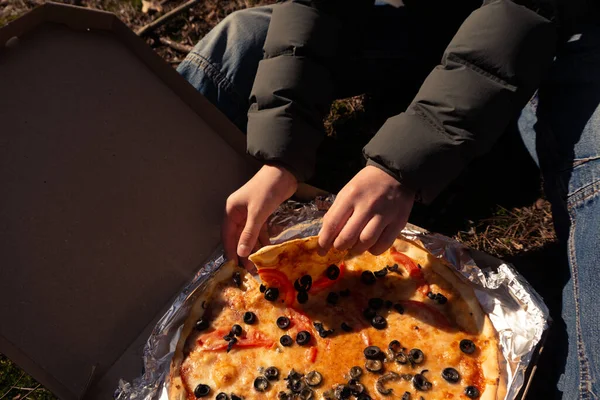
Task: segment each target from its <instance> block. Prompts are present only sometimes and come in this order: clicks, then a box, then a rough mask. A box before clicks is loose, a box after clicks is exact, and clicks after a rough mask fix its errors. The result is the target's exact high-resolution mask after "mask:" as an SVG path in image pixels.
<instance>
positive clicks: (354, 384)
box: [348, 379, 365, 397]
mask: <svg viewBox="0 0 600 400" xmlns="http://www.w3.org/2000/svg"><path fill="white" fill-rule="evenodd" d="M348 388H349V389H350V393H352V396H355V397H358V396H359V395H360V394H361V393H362V392H364V391H365V387H364V386H363V385H362V384H360V383H358V381H357V380H355V379H350V382H348Z"/></svg>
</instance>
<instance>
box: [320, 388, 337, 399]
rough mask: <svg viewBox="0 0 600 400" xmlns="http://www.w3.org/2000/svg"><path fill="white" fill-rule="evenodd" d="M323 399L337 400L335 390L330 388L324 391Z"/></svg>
mask: <svg viewBox="0 0 600 400" xmlns="http://www.w3.org/2000/svg"><path fill="white" fill-rule="evenodd" d="M323 399H324V400H335V394H334V393H333V390H332V389H329V390H326V391H324V392H323Z"/></svg>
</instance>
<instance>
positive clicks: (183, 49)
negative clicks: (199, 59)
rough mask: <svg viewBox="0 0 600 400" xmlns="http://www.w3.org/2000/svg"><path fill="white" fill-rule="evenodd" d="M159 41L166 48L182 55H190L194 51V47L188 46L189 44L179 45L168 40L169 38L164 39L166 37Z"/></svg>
mask: <svg viewBox="0 0 600 400" xmlns="http://www.w3.org/2000/svg"><path fill="white" fill-rule="evenodd" d="M159 41H160V42H161V43H162V44H164V45H165V46H169V47H170V48H172V49H173V50H177V51H180V52H182V53H189V52H190V51H192V49H193V47H192V46H188V45H187V44H182V43H177V42H174V41H172V40H170V39H167V38H164V37H161V38H160V39H159Z"/></svg>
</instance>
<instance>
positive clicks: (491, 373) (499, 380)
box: [168, 237, 507, 400]
mask: <svg viewBox="0 0 600 400" xmlns="http://www.w3.org/2000/svg"><path fill="white" fill-rule="evenodd" d="M317 239H318V238H317V237H310V238H303V239H296V240H292V241H289V242H285V243H282V244H278V245H273V246H267V247H264V248H262V249H260V250H259V251H257V252H256V253H254V254H253V255H251V256H250V260H251V261H252V262H254V263H255V264H256V265H257V266H259V268H260V269H269V268H272V269H275V268H279V267H280V266H281V264H282V262H285V261H286V260H289V259H293V260H294V263H293V265H292V267H291V268H287V269H286V270H285V273H286V274H289V275H290V276H289V278H290V279H291V280H292V281H293V280H294V279H296V278H298V277H300V276H302V275H303V274H305V273H311V275H316V273H317V272H322V271H316V270H315V271H307V270H306V269H303V268H302V265H307V264H308V265H313V269H316V268H317V267H314V265H319V266H320V267H318V268H323V266H327V265H330V264H337V263H340V262H342V260H343V259H344V257H345V255H346V253H345V252H338V251H336V250H335V249H333V250H332V251H330V252H329V253H328V254H327V255H326V256H325V257H321V256H318V254H317V247H318V243H317ZM394 247H395V248H396V250H398V251H400V252H402V253H404V254H406V255H408V256H409V257H411V258H412V259H414V260H416V261H418V262H419V263H420V264H422V265H423V267H424V268H431V269H432V270H433V271H434V272H435V273H436V274H438V275H440V276H441V277H442V278H443V279H444V280H446V281H447V282H449V283H450V284H451V285H452V287H453V288H454V289H455V290H456V291H457V292H458V293H459V295H460V297H461V298H462V299H463V300H464V301H465V303H466V304H467V307H468V310H469V312H470V313H472V315H473V319H474V320H475V321H476V323H475V325H476V326H477V331H478V332H477V334H478V335H479V336H480V337H483V338H489V341H490V345H489V346H485V348H483V349H480V350H478V351H483V353H482V354H481V355H480V356H479V358H480V359H481V360H482V361H481V363H480V368H481V370H482V372H483V374H484V377H485V385H483V384H482V385H481V389H483V390H482V395H481V396H480V399H483V400H496V399H504V396H505V394H506V384H507V379H506V374H505V371H506V369H505V368H504V367H503V366H502V365H501V364H502V363H503V362H504V361H503V360H504V358H503V356H502V354H501V352H500V349H499V346H498V339H497V334H496V332H495V330H494V328H493V326H492V324H491V321H490V320H489V318H488V317H487V315H485V313H484V312H483V310H482V309H481V306H480V305H479V302H478V301H477V298H476V296H475V294H474V292H473V289H472V288H471V287H470V286H469V285H468V284H466V283H465V282H463V281H462V280H461V279H460V278H458V277H457V276H456V275H455V273H454V272H453V271H452V269H451V268H452V267H451V266H450V265H449V264H447V263H446V262H445V261H444V260H441V259H437V258H435V257H434V256H432V255H431V254H430V253H429V252H428V251H427V250H425V249H424V247H423V246H422V244H421V243H419V242H414V241H409V240H407V239H405V238H402V237H400V238H399V239H398V240H397V241H396V242H395V243H394ZM298 249H301V251H297V250H298ZM315 262H316V264H315ZM289 265H291V264H290V263H287V266H288V267H289ZM236 268H237V267H236V265H235V264H234V263H233V262H228V263H226V264H224V265H223V266H222V267H221V268H220V269H219V270H218V271H217V272H216V274H215V276H214V277H213V278H212V280H211V283H210V285H209V287H208V288H207V289H206V290H205V291H204V292H203V293H202V294H201V295H200V297H199V298H198V299H197V300H196V301H195V303H194V305H193V306H192V308H191V310H190V315H189V317H188V318H187V320H186V322H185V324H184V326H183V328H182V331H181V336H180V338H179V341H178V343H177V346H176V350H175V354H174V357H173V360H172V362H171V368H170V376H169V384H168V396H169V397H168V398H169V399H170V400H186V399H188V394H187V391H186V388H185V386H184V382H183V380H182V377H181V375H180V370H181V366H182V364H183V363H184V360H185V357H186V356H185V354H184V349H185V346H186V341H187V338H188V337H189V336H190V334H191V333H192V332H193V328H194V325H195V323H196V321H197V320H198V319H199V318H201V317H202V316H203V315H204V309H203V308H202V304H203V303H204V302H206V301H208V300H209V299H211V298H212V297H213V295H214V294H215V293H214V291H215V288H217V287H219V286H220V284H221V283H222V282H225V281H226V280H227V279H231V276H232V274H233V273H234V272H235V270H236ZM191 398H194V396H193V395H191Z"/></svg>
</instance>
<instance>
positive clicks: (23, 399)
mask: <svg viewBox="0 0 600 400" xmlns="http://www.w3.org/2000/svg"><path fill="white" fill-rule="evenodd" d="M40 386H41V385H40V384H39V383H38V385H37V386H36V387H35V389H33V390H32V391H31V392H29V393H27V396H25V397H23V398H22V399H21V400H25V399H26V398H28V397H29V396H30V395H31V393H33V392H35V391H36V390H38V389H39V388H40Z"/></svg>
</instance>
